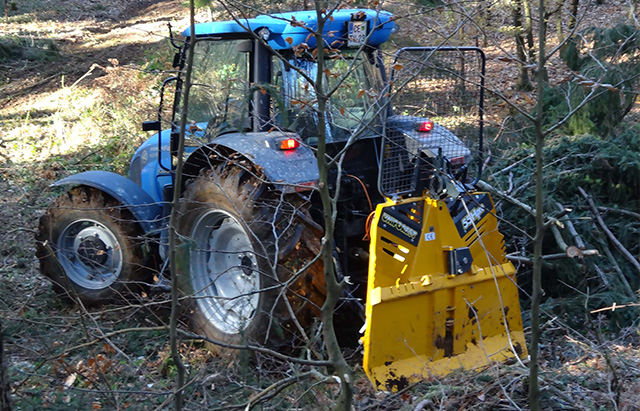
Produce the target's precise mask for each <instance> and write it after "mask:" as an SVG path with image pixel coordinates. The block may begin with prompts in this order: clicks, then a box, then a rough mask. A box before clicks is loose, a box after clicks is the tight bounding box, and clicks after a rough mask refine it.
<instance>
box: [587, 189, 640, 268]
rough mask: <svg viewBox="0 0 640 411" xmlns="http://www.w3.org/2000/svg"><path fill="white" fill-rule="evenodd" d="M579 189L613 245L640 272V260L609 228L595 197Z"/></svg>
mask: <svg viewBox="0 0 640 411" xmlns="http://www.w3.org/2000/svg"><path fill="white" fill-rule="evenodd" d="M578 190H579V191H580V194H582V196H583V197H584V198H585V200H587V203H589V207H591V212H592V213H593V215H594V216H595V217H596V221H597V222H598V225H600V228H601V229H602V231H604V233H605V234H606V235H607V237H609V240H610V241H611V243H613V245H614V246H615V247H616V248H617V249H618V251H620V252H621V253H622V255H623V256H624V257H625V258H626V259H627V260H628V261H629V262H630V263H631V264H632V265H633V266H634V267H635V268H636V270H638V274H640V262H638V260H637V259H636V258H635V257H634V256H633V255H631V253H630V252H629V250H627V249H626V248H625V246H624V245H622V243H621V242H620V241H619V240H618V239H617V238H616V236H615V235H613V233H612V232H611V230H609V227H607V225H606V224H605V223H604V220H602V216H600V213H599V212H598V208H597V207H596V205H595V203H594V202H593V198H591V196H590V195H588V194H587V193H586V192H585V191H584V190H583V189H582V187H578Z"/></svg>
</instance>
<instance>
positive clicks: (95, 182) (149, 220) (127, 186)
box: [51, 171, 162, 234]
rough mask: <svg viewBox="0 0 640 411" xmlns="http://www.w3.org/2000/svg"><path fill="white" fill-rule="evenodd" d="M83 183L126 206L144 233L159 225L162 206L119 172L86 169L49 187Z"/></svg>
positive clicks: (155, 228)
mask: <svg viewBox="0 0 640 411" xmlns="http://www.w3.org/2000/svg"><path fill="white" fill-rule="evenodd" d="M66 185H74V186H78V185H84V186H89V187H93V188H97V189H98V190H100V191H103V192H105V193H107V194H108V195H110V196H111V197H113V198H115V199H116V200H118V201H119V202H120V203H122V205H124V206H125V207H127V209H128V210H129V211H131V214H133V216H134V218H135V219H136V220H137V222H138V224H140V227H142V229H143V230H144V232H145V233H147V234H149V233H153V232H154V231H157V230H158V228H159V226H160V224H159V223H160V218H161V213H162V207H161V206H160V204H158V203H157V202H156V201H155V200H154V199H152V198H151V196H149V194H147V193H146V192H145V191H144V190H143V189H142V188H140V186H138V185H137V184H136V183H134V182H133V181H131V180H129V179H128V178H126V177H123V176H121V175H119V174H115V173H111V172H108V171H87V172H84V173H80V174H76V175H72V176H69V177H66V178H63V179H62V180H59V181H56V182H55V183H53V184H52V185H51V187H62V186H66Z"/></svg>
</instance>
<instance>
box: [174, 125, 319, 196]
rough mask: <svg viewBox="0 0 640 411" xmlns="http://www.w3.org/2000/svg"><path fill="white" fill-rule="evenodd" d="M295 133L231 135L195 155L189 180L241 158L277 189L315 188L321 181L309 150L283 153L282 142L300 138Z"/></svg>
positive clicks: (188, 171) (189, 163)
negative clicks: (262, 174) (255, 168)
mask: <svg viewBox="0 0 640 411" xmlns="http://www.w3.org/2000/svg"><path fill="white" fill-rule="evenodd" d="M296 136H297V135H296V134H293V133H282V132H270V133H269V132H261V133H229V134H224V135H222V136H220V137H217V138H215V139H214V140H213V141H212V143H210V144H208V145H206V146H202V147H200V148H198V149H197V150H196V151H195V152H193V153H192V154H191V155H190V156H189V158H188V159H187V161H186V162H185V166H184V169H183V170H184V176H185V178H186V179H188V178H193V177H195V176H197V175H198V173H199V172H200V170H201V169H203V168H209V167H212V166H213V165H214V164H216V163H218V162H220V161H224V160H233V159H236V157H235V156H236V155H237V154H240V155H241V156H242V157H243V158H245V159H247V160H249V161H250V162H251V163H252V164H254V165H256V166H258V168H259V169H260V170H261V171H263V172H264V174H265V176H266V178H267V180H268V181H269V182H270V183H272V184H273V185H274V186H275V187H276V188H277V189H279V190H281V191H283V192H285V193H289V192H296V191H304V190H308V189H311V188H313V187H315V185H316V183H317V181H318V178H319V173H318V165H317V162H316V157H315V155H314V153H313V151H312V150H311V148H309V147H307V146H303V145H300V147H298V148H297V149H295V150H286V151H285V150H279V149H278V147H277V143H278V141H279V140H281V139H283V138H288V137H296Z"/></svg>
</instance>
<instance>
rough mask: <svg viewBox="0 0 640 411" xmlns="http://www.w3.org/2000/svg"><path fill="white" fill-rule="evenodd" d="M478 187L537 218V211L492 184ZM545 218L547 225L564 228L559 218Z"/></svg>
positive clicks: (484, 183)
mask: <svg viewBox="0 0 640 411" xmlns="http://www.w3.org/2000/svg"><path fill="white" fill-rule="evenodd" d="M476 185H477V186H478V188H479V189H481V190H485V191H490V192H492V193H494V194H495V195H497V196H498V197H500V198H503V199H505V200H507V201H509V202H510V203H512V204H514V205H517V206H518V207H520V208H522V209H523V210H525V211H526V212H528V213H529V214H531V215H532V216H534V217H535V215H536V209H535V208H533V207H531V206H529V205H527V204H525V203H523V202H522V201H520V200H518V199H517V198H514V197H512V196H510V195H509V194H507V193H505V192H503V191H500V190H498V189H497V188H495V187H493V186H492V185H491V184H489V183H487V182H486V181H482V180H480V181H478V182H477V183H476ZM545 218H546V219H547V223H546V224H555V225H557V226H558V227H560V228H564V224H562V222H560V221H559V220H558V219H557V218H554V217H547V216H545Z"/></svg>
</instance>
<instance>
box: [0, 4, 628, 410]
mask: <svg viewBox="0 0 640 411" xmlns="http://www.w3.org/2000/svg"><path fill="white" fill-rule="evenodd" d="M9 3H10V4H12V5H15V8H16V9H15V10H14V9H11V10H10V17H9V19H7V20H5V19H4V18H1V19H0V41H2V43H0V193H1V199H0V204H1V205H0V226H1V227H2V228H0V278H1V280H0V321H1V322H0V325H1V327H2V329H3V330H4V333H5V347H6V350H7V359H8V366H9V375H10V379H11V381H12V389H13V397H14V402H15V405H16V409H20V410H30V409H34V410H39V409H59V410H66V409H101V408H104V409H118V410H120V409H164V408H170V404H169V403H167V402H166V400H167V398H169V397H168V395H167V392H168V391H169V390H171V389H172V388H173V387H174V381H173V377H174V376H175V372H176V371H175V366H174V365H173V363H172V361H171V360H170V356H169V351H168V338H167V335H166V334H165V333H163V332H160V331H150V332H148V333H146V334H143V335H139V334H136V338H129V337H127V336H125V334H122V335H119V334H117V333H116V334H114V336H113V337H112V338H111V339H106V340H105V341H107V343H100V344H97V345H87V346H83V345H82V344H83V343H85V342H87V341H90V340H92V339H93V337H92V336H95V335H94V334H93V333H95V332H96V330H97V329H98V326H97V325H98V324H99V325H100V328H101V329H103V330H111V331H115V330H121V329H123V328H127V329H131V328H139V327H156V326H160V325H162V324H165V323H166V322H167V308H166V306H165V305H163V304H157V307H159V308H154V307H156V306H154V305H153V301H154V298H157V296H146V295H144V296H141V297H140V298H141V300H140V301H138V302H136V303H133V304H130V305H128V306H126V307H123V306H109V307H106V308H102V309H88V310H86V309H84V308H82V307H77V306H72V305H68V304H66V303H63V302H60V301H59V300H58V299H57V298H56V296H55V294H54V293H53V292H52V290H51V285H50V283H49V281H48V280H46V279H45V278H43V277H42V276H41V275H40V274H39V271H38V261H37V259H36V258H35V245H34V240H33V234H34V233H35V230H36V229H37V225H38V219H39V218H40V217H41V216H42V215H43V214H44V212H45V210H46V208H47V206H48V205H49V204H51V202H52V201H53V200H54V198H55V197H56V196H57V195H58V194H59V192H60V190H59V189H52V188H50V187H49V185H50V184H52V183H53V182H54V181H56V180H58V179H60V178H63V177H65V176H67V175H70V174H73V173H77V172H81V171H86V170H91V169H102V170H109V171H114V172H118V173H121V174H123V173H126V171H127V167H128V161H129V159H130V157H131V155H132V153H133V151H134V150H135V148H136V147H137V146H138V145H139V144H140V143H141V142H143V141H144V140H145V139H146V138H147V135H146V133H143V132H142V131H140V122H141V121H143V120H149V119H154V118H155V116H156V112H155V110H156V106H157V104H158V90H159V85H160V84H161V81H162V79H163V78H165V77H167V76H168V74H167V70H169V69H170V68H171V67H170V64H168V63H170V62H171V59H172V50H171V47H170V45H169V41H168V38H167V34H168V29H167V23H171V24H172V27H173V28H174V29H175V30H176V31H179V30H181V29H182V28H183V27H186V26H187V22H188V20H187V16H188V12H187V9H186V8H185V7H184V5H183V1H181V0H164V1H162V0H161V1H157V0H92V1H87V0H20V1H11V2H9ZM626 5H627V2H625V1H617V0H616V1H613V0H612V1H607V2H606V4H605V5H602V6H597V7H596V8H595V9H594V10H593V11H592V12H591V11H590V12H589V13H588V14H587V17H586V18H585V22H584V24H587V23H589V22H590V23H592V24H596V25H598V24H599V25H603V26H604V25H611V24H613V23H615V21H616V20H617V19H619V20H620V21H623V20H624V19H625V18H627V17H628V16H627V17H625V10H627V9H626V8H625V7H626ZM397 7H398V8H399V9H401V7H402V6H401V5H398V6H397ZM214 17H215V16H214ZM204 18H206V13H200V14H199V19H201V20H202V19H204ZM429 18H430V19H436V20H437V19H438V17H437V15H436V16H435V17H429ZM508 18H509V16H506V15H505V16H502V15H500V14H496V15H495V16H493V19H494V20H493V25H495V26H500V24H503V23H505V22H506V21H507V20H508ZM402 27H410V26H409V24H408V23H403V25H402ZM401 33H403V34H404V40H403V41H406V39H407V38H411V39H414V40H418V39H424V40H425V41H436V40H435V39H436V38H437V35H436V34H434V33H435V31H434V32H427V31H424V32H421V33H414V32H412V31H411V28H404V32H401ZM500 36H502V35H497V36H496V39H500V38H502V37H500ZM402 45H405V44H402V41H400V42H399V44H398V46H402ZM3 47H4V48H3ZM16 50H18V51H16ZM485 51H486V53H487V56H488V78H491V79H493V81H494V83H493V84H494V85H495V86H496V87H497V89H498V90H499V91H501V92H503V93H504V94H505V95H506V96H507V97H510V98H512V99H514V100H515V101H520V102H522V103H523V104H524V106H525V107H526V106H527V104H530V102H531V101H532V95H530V94H528V93H524V92H521V91H518V90H517V89H516V87H513V86H511V84H514V81H515V80H514V77H515V76H516V74H517V69H516V66H515V64H514V63H513V62H505V60H504V59H502V60H501V59H498V57H499V56H500V55H502V54H503V51H504V50H502V49H501V48H500V45H499V43H498V42H493V41H490V42H489V44H488V45H487V47H486V48H485ZM3 53H4V54H3ZM12 53H19V54H12ZM557 67H559V69H558V72H554V71H553V70H552V71H551V73H550V76H551V78H552V81H553V78H556V79H557V80H558V81H560V80H561V79H562V78H563V76H565V75H566V73H564V72H562V70H563V69H564V68H563V66H562V65H560V64H558V65H557ZM491 101H493V103H491V104H493V106H492V109H491V110H488V111H489V112H490V113H491V114H490V116H489V120H490V122H491V125H492V126H493V127H494V130H496V131H497V130H499V128H500V124H501V123H502V120H503V119H504V118H505V117H507V116H508V115H510V114H511V113H510V111H509V110H508V107H505V106H504V105H503V104H501V103H499V102H496V101H494V100H491ZM634 110H635V115H636V117H635V118H636V120H633V121H637V118H638V117H637V105H636V108H635V109H634ZM494 137H495V138H497V137H498V136H497V135H494V136H490V138H494ZM524 317H525V318H527V317H528V313H527V312H526V311H525V312H524ZM585 321H586V320H585ZM588 322H590V324H589V326H587V327H586V328H585V329H580V330H576V329H573V328H572V327H571V326H570V325H568V324H567V323H566V322H564V320H563V319H562V318H557V317H556V318H548V319H547V320H546V322H545V324H544V333H543V339H542V344H543V346H542V352H541V357H542V361H541V366H542V387H543V399H544V404H545V409H593V410H598V409H618V410H637V409H639V408H638V407H639V406H638V404H640V354H639V349H638V347H639V346H640V344H639V341H640V335H639V332H638V323H637V321H636V322H635V323H634V325H633V326H629V327H624V328H622V329H618V330H616V331H615V332H614V333H612V332H608V331H607V326H608V325H609V324H608V320H607V318H606V317H604V316H603V317H598V316H591V317H589V319H588ZM113 347H116V349H114V348H113ZM182 349H183V352H182V353H183V356H184V358H185V361H186V362H187V365H188V367H189V371H190V378H191V379H190V381H191V386H190V387H189V391H188V393H189V397H188V399H187V402H186V403H187V408H189V409H203V408H206V409H209V407H213V406H215V407H219V408H220V409H226V408H227V407H230V406H232V405H238V404H242V403H243V402H244V401H247V399H248V398H249V397H250V395H252V394H255V393H256V392H257V391H258V390H259V388H260V387H264V386H265V384H266V385H268V383H270V382H272V381H274V380H275V379H276V378H277V377H278V376H282V375H285V374H286V373H287V372H292V371H295V370H292V369H287V368H283V366H282V365H277V366H276V365H273V364H271V362H270V361H269V360H268V359H259V361H264V363H263V364H264V365H265V367H264V368H263V369H262V371H260V373H258V374H260V375H251V374H256V373H255V369H251V368H249V366H248V365H247V364H246V363H244V362H242V361H227V360H222V359H217V358H213V357H211V356H210V355H209V354H208V352H207V351H206V350H205V349H204V348H203V347H202V346H200V345H190V344H187V343H185V344H184V345H183V347H182ZM358 358H359V354H358V353H354V354H353V359H352V360H353V362H354V364H358ZM355 367H356V373H357V381H356V388H357V393H356V397H355V403H356V408H357V409H363V410H364V409H366V410H384V409H406V410H408V409H414V408H415V407H416V406H417V405H418V404H419V403H422V405H423V406H424V408H423V409H437V408H442V409H486V410H489V409H526V408H527V405H526V404H527V400H526V397H527V369H526V368H525V367H524V366H523V365H522V364H518V363H515V364H508V365H501V366H494V367H491V368H489V369H487V370H484V371H483V372H481V373H479V374H475V373H460V374H454V375H452V376H450V377H447V378H444V379H439V380H433V381H427V382H424V383H420V384H416V385H412V386H411V387H409V389H407V390H404V391H402V392H400V393H396V394H391V393H384V392H376V391H375V390H374V389H373V387H372V386H371V384H370V383H369V382H368V380H367V379H366V377H365V376H364V373H363V372H362V369H361V368H360V367H359V366H358V365H355ZM307 388H309V387H307ZM309 391H310V392H312V393H313V394H312V395H313V400H309V399H308V398H307V399H305V400H304V401H301V402H300V405H304V406H305V407H306V408H307V409H313V408H315V407H317V408H325V407H327V406H328V405H329V404H330V403H331V401H332V399H333V398H332V396H333V395H334V390H333V387H329V388H327V389H324V390H315V391H314V390H312V389H311V388H309ZM306 394H307V392H306V391H305V390H303V389H302V388H300V389H299V391H295V390H292V391H290V392H289V393H288V394H287V395H288V396H289V397H287V398H286V399H285V400H283V404H284V403H287V401H289V403H292V404H293V405H292V406H291V407H292V409H297V408H295V407H297V406H298V405H296V402H295V401H293V400H291V398H294V399H295V398H302V397H303V396H304V395H306ZM305 401H306V403H305ZM305 404H306V405H305ZM279 406H280V407H284V406H283V405H279ZM264 409H276V408H268V407H265V408H264Z"/></svg>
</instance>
